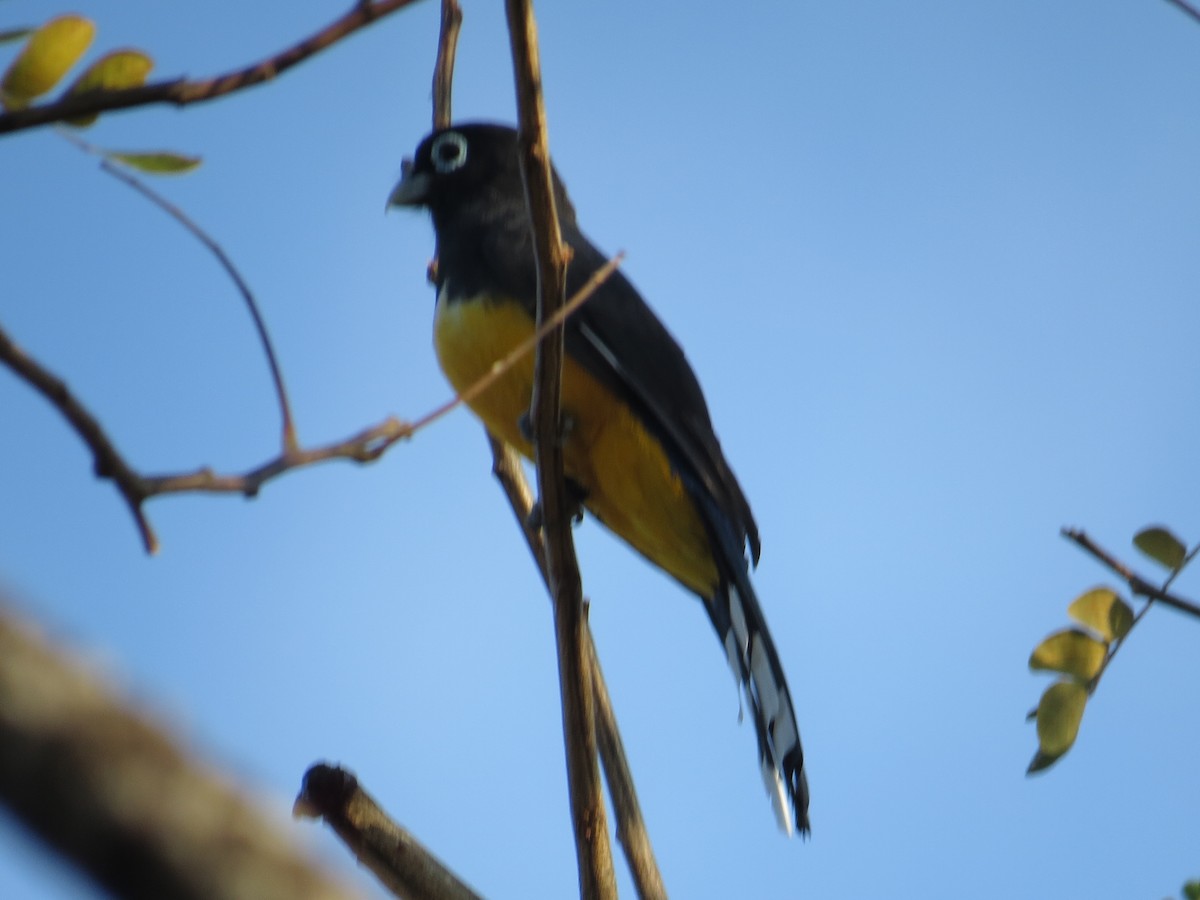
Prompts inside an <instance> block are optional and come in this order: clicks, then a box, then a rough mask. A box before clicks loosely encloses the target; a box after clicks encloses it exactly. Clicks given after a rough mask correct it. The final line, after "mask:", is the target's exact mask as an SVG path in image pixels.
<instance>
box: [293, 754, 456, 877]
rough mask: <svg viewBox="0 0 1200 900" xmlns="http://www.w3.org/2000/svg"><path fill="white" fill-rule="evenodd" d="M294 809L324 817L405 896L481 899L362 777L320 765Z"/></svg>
mask: <svg viewBox="0 0 1200 900" xmlns="http://www.w3.org/2000/svg"><path fill="white" fill-rule="evenodd" d="M292 811H293V813H294V814H295V815H297V816H301V817H314V818H321V819H324V820H325V822H326V823H327V824H328V825H329V827H330V828H332V829H333V830H334V831H335V832H336V833H337V836H338V837H339V838H341V840H342V842H343V843H344V844H346V846H348V847H349V848H350V849H351V850H353V851H354V855H355V856H356V857H358V861H359V862H360V863H361V864H362V865H364V866H366V867H367V868H368V869H370V870H371V872H372V873H373V874H374V875H375V877H376V878H378V879H379V881H380V882H381V883H382V884H383V885H384V886H385V887H386V888H387V889H388V890H390V891H391V892H392V893H394V894H395V895H396V896H397V897H402V898H405V900H479V895H478V894H476V893H475V892H474V891H473V890H471V889H470V888H469V887H467V885H466V884H464V883H463V882H462V881H461V880H460V879H459V877H458V876H457V875H455V874H454V873H453V872H451V871H450V869H448V868H447V867H446V865H445V864H444V863H443V862H442V861H441V860H439V859H438V858H437V857H436V856H434V855H433V854H432V853H430V852H429V851H428V850H427V849H426V848H425V847H424V845H422V844H421V843H420V842H419V841H418V840H417V839H416V838H415V837H413V836H412V834H411V833H410V832H409V831H408V830H406V829H404V828H401V827H400V826H399V825H397V824H396V823H395V822H393V821H392V820H391V818H389V817H388V814H387V813H386V812H384V811H383V810H382V809H381V808H380V807H379V804H378V803H376V802H375V798H373V797H372V796H371V795H370V794H368V793H367V792H366V791H364V790H363V789H362V788H361V787H360V786H359V784H358V779H357V778H355V777H354V775H352V774H351V773H350V772H347V771H346V770H345V769H343V768H340V767H336V766H330V765H326V764H324V763H318V764H317V765H315V766H312V767H311V768H310V769H309V770H308V771H307V772H305V773H304V782H303V784H302V785H301V787H300V795H299V796H298V797H297V798H296V803H295V806H294V807H293V810H292Z"/></svg>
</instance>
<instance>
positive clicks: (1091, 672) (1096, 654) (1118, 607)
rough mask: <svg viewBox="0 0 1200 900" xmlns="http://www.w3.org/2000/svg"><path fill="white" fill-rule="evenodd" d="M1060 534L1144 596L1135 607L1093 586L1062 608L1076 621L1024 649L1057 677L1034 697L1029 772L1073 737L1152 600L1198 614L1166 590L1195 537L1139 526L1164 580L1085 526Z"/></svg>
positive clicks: (1035, 666)
mask: <svg viewBox="0 0 1200 900" xmlns="http://www.w3.org/2000/svg"><path fill="white" fill-rule="evenodd" d="M1062 534H1063V536H1064V537H1066V538H1067V539H1068V540H1070V541H1072V542H1073V543H1075V544H1076V545H1077V546H1079V547H1080V548H1082V549H1083V550H1084V551H1085V552H1087V553H1089V554H1091V555H1092V556H1093V557H1095V558H1096V559H1097V560H1099V561H1100V562H1101V563H1103V564H1104V565H1105V566H1107V567H1108V568H1109V569H1111V570H1112V571H1113V572H1115V573H1117V574H1118V575H1120V576H1121V577H1122V578H1123V579H1124V580H1125V582H1126V583H1127V584H1128V585H1129V590H1130V591H1131V593H1132V594H1133V595H1135V596H1142V597H1145V598H1146V602H1145V604H1144V605H1143V606H1142V608H1141V609H1139V610H1138V611H1137V612H1136V613H1134V611H1133V609H1132V607H1130V605H1129V604H1128V603H1127V602H1126V601H1125V600H1124V599H1122V598H1121V596H1120V595H1119V594H1118V593H1117V591H1115V590H1113V589H1112V588H1110V587H1104V586H1101V587H1096V588H1092V589H1091V590H1088V591H1085V592H1084V593H1082V594H1080V595H1079V596H1078V597H1076V598H1075V599H1074V600H1073V601H1072V602H1071V604H1070V606H1069V607H1067V614H1068V615H1069V616H1070V617H1071V618H1073V619H1074V620H1075V621H1076V622H1078V623H1079V625H1081V626H1083V627H1082V628H1080V627H1072V628H1064V629H1062V630H1059V631H1056V632H1054V633H1053V634H1051V635H1050V636H1049V637H1047V638H1046V639H1045V640H1043V641H1042V642H1041V643H1040V644H1038V645H1037V647H1035V648H1034V650H1033V653H1032V654H1031V655H1030V657H1029V668H1030V669H1032V670H1034V671H1046V672H1055V673H1057V674H1058V675H1059V676H1060V677H1059V679H1058V680H1057V681H1056V682H1055V683H1054V684H1052V685H1050V687H1048V688H1047V689H1046V691H1045V693H1043V694H1042V699H1041V700H1040V701H1039V702H1038V705H1037V708H1036V709H1034V710H1032V711H1031V712H1030V713H1029V716H1028V718H1030V719H1036V720H1037V733H1038V750H1037V752H1036V753H1035V754H1034V757H1033V760H1032V762H1030V764H1029V768H1028V770H1027V773H1028V774H1032V773H1034V772H1040V771H1042V770H1044V769H1048V768H1049V767H1050V766H1052V765H1054V764H1055V763H1056V762H1058V760H1059V759H1061V758H1062V757H1063V756H1064V755H1065V754H1066V753H1067V751H1069V750H1070V749H1071V747H1072V746H1073V745H1074V743H1075V739H1076V737H1077V736H1078V734H1079V725H1080V722H1081V721H1082V719H1083V711H1084V707H1085V706H1086V705H1087V701H1088V699H1089V698H1090V697H1091V696H1092V694H1094V693H1095V691H1096V688H1097V687H1098V686H1099V684H1100V679H1101V677H1102V676H1103V675H1104V673H1105V671H1107V669H1108V666H1109V664H1110V663H1111V662H1112V661H1113V658H1114V657H1115V656H1116V655H1117V652H1118V651H1119V650H1120V649H1121V647H1123V646H1124V645H1125V641H1126V639H1127V638H1128V637H1129V635H1130V633H1131V632H1132V631H1133V628H1134V627H1135V626H1136V625H1137V624H1138V622H1140V621H1141V620H1142V618H1143V617H1144V616H1145V615H1146V613H1147V612H1149V610H1150V607H1151V606H1153V605H1154V604H1155V603H1156V602H1158V603H1162V604H1164V605H1167V606H1170V607H1172V608H1174V609H1177V610H1179V611H1180V612H1184V613H1186V614H1188V615H1192V616H1197V617H1200V606H1197V605H1196V604H1195V603H1193V602H1191V601H1190V600H1186V599H1184V598H1182V597H1178V596H1176V595H1174V594H1171V593H1169V588H1170V587H1171V584H1172V583H1173V582H1174V581H1175V579H1176V578H1177V577H1178V576H1179V574H1180V573H1181V572H1182V571H1183V570H1184V568H1185V567H1186V566H1187V565H1188V563H1190V562H1191V561H1192V559H1193V558H1195V556H1196V554H1197V553H1198V552H1200V544H1197V545H1196V546H1195V547H1193V548H1192V550H1191V551H1188V550H1187V548H1186V547H1185V546H1184V544H1183V542H1182V541H1180V540H1179V538H1177V537H1175V535H1173V534H1172V533H1171V532H1170V531H1168V530H1167V529H1165V528H1162V527H1159V526H1153V527H1149V528H1144V529H1142V530H1141V531H1139V532H1138V533H1137V534H1136V535H1134V538H1133V543H1134V545H1135V546H1136V547H1137V548H1138V549H1139V550H1141V551H1142V552H1143V553H1144V554H1146V556H1148V557H1149V558H1150V559H1153V560H1154V561H1155V562H1157V563H1159V564H1160V565H1162V566H1163V567H1165V568H1166V569H1167V570H1168V572H1169V574H1168V576H1167V578H1166V580H1165V581H1164V582H1163V584H1162V586H1161V587H1158V586H1155V585H1153V584H1151V583H1150V582H1149V581H1147V580H1146V579H1144V578H1142V577H1141V576H1140V575H1138V574H1137V573H1136V572H1134V571H1133V569H1131V568H1130V567H1129V566H1127V565H1126V564H1125V563H1123V562H1121V561H1120V560H1118V559H1117V558H1116V557H1114V556H1113V555H1112V554H1111V553H1109V552H1108V551H1107V550H1105V549H1104V548H1102V547H1101V546H1099V545H1098V544H1097V543H1096V542H1095V541H1093V540H1092V539H1091V538H1090V537H1088V535H1087V534H1085V533H1084V532H1083V531H1081V530H1078V529H1074V528H1064V529H1063V530H1062Z"/></svg>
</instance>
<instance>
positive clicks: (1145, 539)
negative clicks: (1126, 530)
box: [1133, 525, 1187, 569]
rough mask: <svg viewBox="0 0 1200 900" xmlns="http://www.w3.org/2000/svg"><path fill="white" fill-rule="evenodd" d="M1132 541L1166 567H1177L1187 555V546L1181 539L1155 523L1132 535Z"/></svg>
mask: <svg viewBox="0 0 1200 900" xmlns="http://www.w3.org/2000/svg"><path fill="white" fill-rule="evenodd" d="M1133 543H1134V546H1136V547H1137V548H1138V549H1139V550H1141V551H1142V552H1143V553H1145V554H1146V555H1147V556H1148V557H1150V558H1151V559H1152V560H1154V561H1155V562H1157V563H1161V564H1162V565H1164V566H1166V567H1167V568H1168V569H1178V568H1179V567H1180V566H1181V565H1183V560H1184V558H1185V557H1186V556H1187V548H1186V547H1185V546H1184V545H1183V541H1181V540H1179V538H1177V537H1175V535H1173V534H1171V532H1170V531H1168V530H1167V529H1166V528H1162V527H1160V526H1157V525H1155V526H1153V527H1151V528H1143V529H1142V530H1141V531H1139V532H1138V533H1137V534H1135V535H1134V536H1133Z"/></svg>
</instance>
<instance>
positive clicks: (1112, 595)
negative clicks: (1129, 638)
mask: <svg viewBox="0 0 1200 900" xmlns="http://www.w3.org/2000/svg"><path fill="white" fill-rule="evenodd" d="M1067 614H1068V615H1069V616H1070V617H1071V618H1072V619H1074V620H1075V621H1076V622H1079V623H1080V624H1081V625H1086V626H1087V627H1088V628H1090V629H1092V631H1094V632H1096V634H1098V635H1100V637H1102V638H1104V640H1105V641H1114V640H1120V639H1121V638H1123V637H1125V635H1126V634H1128V633H1129V629H1130V628H1132V627H1133V610H1132V609H1130V608H1129V604H1128V603H1126V602H1125V601H1124V600H1122V599H1121V598H1120V597H1118V596H1117V593H1116V591H1114V590H1111V589H1110V588H1105V587H1100V588H1093V589H1092V590H1090V591H1087V592H1085V593H1082V594H1080V595H1079V596H1078V597H1076V598H1075V599H1074V600H1072V601H1071V605H1070V606H1068V607H1067Z"/></svg>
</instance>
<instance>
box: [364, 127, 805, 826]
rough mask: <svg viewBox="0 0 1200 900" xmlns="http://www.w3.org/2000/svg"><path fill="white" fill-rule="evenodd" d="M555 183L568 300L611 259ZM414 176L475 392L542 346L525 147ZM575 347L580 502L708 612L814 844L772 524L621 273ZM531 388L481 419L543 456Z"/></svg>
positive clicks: (568, 340)
mask: <svg viewBox="0 0 1200 900" xmlns="http://www.w3.org/2000/svg"><path fill="white" fill-rule="evenodd" d="M551 172H552V180H553V187H554V194H555V202H556V206H557V209H558V216H559V228H560V232H561V236H562V240H563V242H564V243H565V244H566V245H567V246H568V247H569V248H570V250H571V256H570V262H569V265H568V269H567V296H568V297H569V296H571V295H572V294H574V293H575V292H576V291H577V290H578V289H579V288H580V287H581V286H582V285H583V284H584V283H585V282H586V281H587V280H588V279H589V277H590V276H592V275H593V274H594V273H595V272H596V271H597V270H598V269H600V268H601V267H602V266H603V265H604V264H605V263H606V262H607V258H606V257H605V256H604V254H602V253H601V252H600V250H599V249H597V248H596V246H595V245H594V244H593V243H592V242H591V241H590V240H588V238H587V237H586V236H585V235H584V233H583V231H581V230H580V227H579V223H578V220H577V218H576V214H575V209H574V207H573V206H572V204H571V201H570V199H569V197H568V195H567V192H566V188H565V187H564V185H563V182H562V179H561V178H560V177H559V175H558V172H557V170H556V169H554V168H553V165H552V166H551ZM401 173H402V175H401V178H400V181H399V182H398V183H397V184H396V186H395V188H394V189H393V190H392V192H391V194H390V195H389V197H388V203H387V205H388V207H389V208H391V207H407V208H424V209H425V210H427V211H428V212H429V214H430V216H431V218H432V220H433V229H434V236H435V243H436V248H435V254H436V255H435V259H436V266H435V267H433V268H432V269H431V272H433V273H434V275H433V277H434V284H435V288H436V291H437V302H436V307H435V312H434V349H435V351H436V354H437V357H438V362H439V364H440V366H441V368H442V371H443V373H444V374H445V375H446V377H447V379H448V380H449V381H450V384H451V385H452V386H453V388H454V389H455V390H456V391H458V392H459V393H461V392H462V391H464V390H465V389H466V388H467V387H469V386H471V385H472V384H474V383H475V382H476V381H477V380H478V379H479V378H481V377H482V376H483V375H484V374H485V373H487V372H488V371H489V370H491V368H492V366H493V364H494V363H495V362H496V361H498V360H500V359H501V358H503V357H504V356H505V355H506V354H508V352H509V351H510V350H512V348H514V347H515V346H517V345H518V344H519V343H521V341H523V340H526V339H527V338H528V337H529V336H530V335H531V334H532V333H533V331H534V323H535V318H536V305H537V300H536V298H537V278H538V275H537V262H536V258H535V253H534V244H533V236H532V225H531V220H530V216H529V212H528V208H527V205H526V200H525V190H524V182H523V180H522V175H521V168H520V143H519V135H518V132H517V131H516V130H515V129H513V128H511V127H508V126H506V125H502V124H495V123H489V122H465V123H461V124H452V125H451V126H449V127H446V128H440V129H436V130H434V131H433V132H432V133H431V134H429V135H427V136H426V137H425V138H423V139H422V140H421V142H420V144H419V145H418V147H417V149H416V152H415V154H414V156H413V157H412V158H411V159H406V160H404V162H403V164H402V167H401ZM564 346H565V358H564V364H563V371H562V422H563V423H564V424H563V427H562V437H561V440H562V444H563V455H564V468H565V473H566V478H567V481H568V485H569V490H570V492H571V495H572V496H574V497H577V498H578V499H579V500H580V501H581V503H582V506H583V508H585V509H586V510H587V511H588V512H589V513H590V514H591V515H592V516H594V517H595V518H596V519H598V520H599V521H600V522H601V523H602V524H603V525H604V526H606V527H607V528H608V529H609V530H611V531H612V532H614V533H615V534H616V535H618V536H619V537H620V538H622V539H623V540H624V541H625V542H626V543H627V544H629V546H631V547H632V548H633V549H634V550H636V551H637V552H638V553H640V554H641V555H642V556H643V557H645V558H646V559H648V560H649V561H650V562H651V563H653V564H654V565H656V566H658V567H659V568H660V569H662V570H664V571H665V572H667V573H668V574H669V575H671V576H672V577H673V578H674V579H675V580H676V581H678V582H679V583H680V584H682V585H683V587H684V588H686V589H687V590H689V591H690V592H692V593H693V594H695V595H696V596H697V597H699V599H700V601H701V602H702V603H703V605H704V608H705V610H706V611H707V613H708V615H709V618H710V619H711V621H712V624H713V627H714V628H715V630H716V632H717V636H718V638H719V640H720V642H721V644H722V646H723V648H724V650H725V653H726V656H727V659H728V662H729V666H730V668H731V669H732V670H733V674H734V678H735V679H736V680H737V682H738V684H739V685H740V690H741V691H742V692H743V693H744V696H745V698H746V702H747V705H748V706H749V708H750V710H751V713H752V718H753V721H754V729H755V733H756V736H757V738H758V754H759V765H760V769H761V772H762V777H763V780H764V783H765V784H766V787H767V793H768V795H769V796H770V798H771V801H772V805H773V807H774V810H775V813H776V818H777V820H778V823H779V826H780V828H781V829H782V830H783V831H784V832H785V833H786V834H788V835H791V834H793V833H794V832H795V831H799V832H800V833H801V834H802V835H805V836H807V835H808V834H809V831H810V824H809V816H808V806H809V791H808V779H807V775H806V774H805V770H804V752H803V750H802V748H801V744H800V732H799V728H798V725H797V721H796V715H795V712H794V710H793V707H792V700H791V692H790V691H789V689H788V685H787V680H786V678H785V676H784V671H783V665H782V662H781V661H780V658H779V653H778V651H777V650H776V647H775V642H774V641H773V640H772V638H771V634H770V632H769V630H768V629H767V622H766V619H765V617H764V615H763V611H762V608H761V606H760V605H759V602H758V598H757V595H756V594H755V592H754V588H753V586H752V585H751V583H750V565H751V561H752V562H753V564H754V565H757V563H758V559H759V554H760V552H761V543H760V540H759V533H758V526H757V524H756V523H755V521H754V516H753V514H752V512H751V510H750V504H749V502H748V501H747V499H746V496H745V494H744V493H743V492H742V488H741V486H740V485H739V484H738V481H737V478H736V477H735V476H734V473H733V470H732V469H731V468H730V466H729V463H728V462H727V461H726V459H725V455H724V453H723V452H722V450H721V445H720V443H719V441H718V440H717V436H716V433H715V431H714V429H713V424H712V420H711V417H710V414H709V410H708V405H707V402H706V401H705V399H704V394H703V392H702V390H701V387H700V383H699V381H698V379H697V377H696V374H695V372H694V371H693V370H692V367H691V365H690V364H689V362H688V360H687V358H686V356H685V355H684V352H683V350H682V348H681V347H680V346H679V344H678V343H677V342H676V341H675V339H674V338H673V337H672V336H671V334H670V333H669V332H668V331H667V329H666V327H665V326H664V325H663V324H662V322H661V321H660V320H659V318H658V317H657V316H656V315H655V314H654V312H653V311H652V310H651V309H650V307H649V306H648V305H647V304H646V302H645V301H644V300H643V299H642V297H641V295H640V294H639V293H638V291H637V289H636V288H635V287H634V286H633V284H632V283H631V282H630V281H629V280H628V279H627V278H626V277H625V276H624V274H622V272H621V271H619V270H618V271H615V272H613V273H612V275H611V276H610V277H609V278H608V279H607V280H605V281H604V282H603V283H602V284H601V285H600V287H599V288H598V289H597V290H596V292H595V293H594V294H593V295H592V297H591V298H590V299H589V300H588V301H587V302H586V303H585V304H584V305H583V306H582V307H580V308H579V309H578V310H577V311H576V312H574V313H573V314H572V315H571V317H570V318H568V319H567V321H566V323H565V326H564ZM532 388H533V358H532V354H529V355H527V356H526V357H525V358H524V359H523V360H522V362H521V363H519V364H518V365H516V366H514V367H513V368H511V369H509V370H508V371H507V372H506V373H505V374H504V375H503V376H502V377H500V378H499V379H498V380H497V381H496V382H495V383H494V384H493V385H491V386H490V387H489V388H488V389H487V390H486V391H484V392H483V393H482V394H481V395H479V396H478V397H476V398H475V399H473V400H471V401H470V402H469V404H468V405H469V406H470V408H471V410H472V412H473V413H474V414H475V415H476V416H477V417H478V418H479V419H481V420H482V421H483V423H484V424H485V425H486V427H487V428H488V429H489V430H490V431H491V432H492V433H493V434H495V435H496V436H497V437H500V438H502V439H503V440H505V441H507V442H508V443H510V444H512V445H513V446H514V447H516V448H517V449H518V450H519V451H520V452H521V453H523V454H524V455H525V456H526V457H529V458H532V457H533V447H532V445H531V437H530V429H529V418H528V410H529V405H530V398H531V394H532ZM747 546H748V547H749V552H750V560H747V556H746V549H747Z"/></svg>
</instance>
